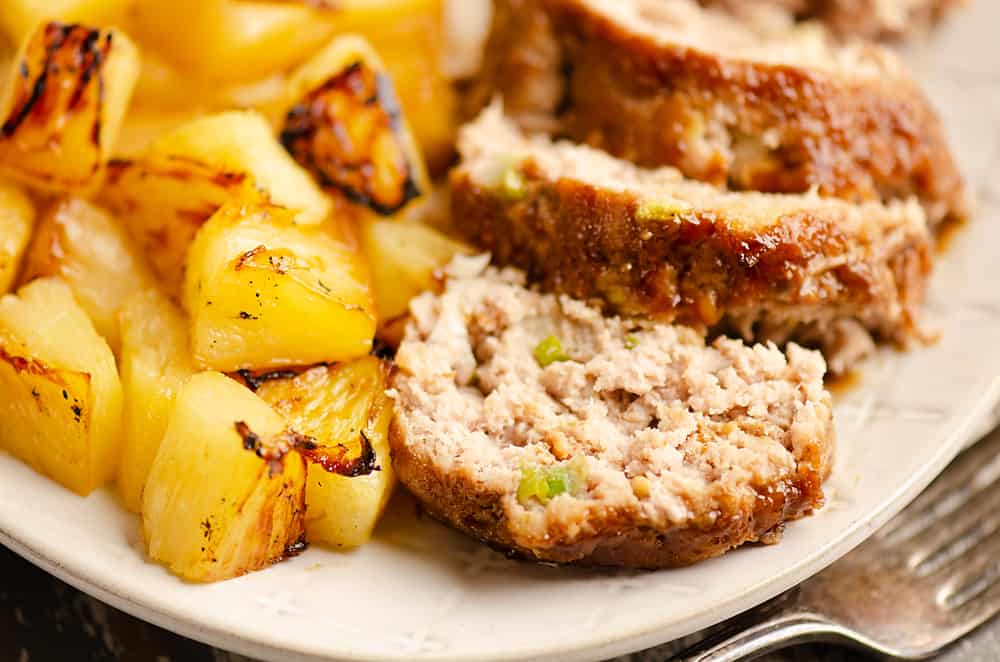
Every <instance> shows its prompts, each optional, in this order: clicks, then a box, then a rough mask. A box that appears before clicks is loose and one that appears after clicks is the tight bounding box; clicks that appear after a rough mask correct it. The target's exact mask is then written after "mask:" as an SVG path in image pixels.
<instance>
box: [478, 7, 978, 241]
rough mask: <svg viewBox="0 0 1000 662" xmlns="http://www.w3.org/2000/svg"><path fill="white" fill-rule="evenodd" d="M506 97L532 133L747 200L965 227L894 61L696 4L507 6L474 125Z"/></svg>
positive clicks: (936, 129)
mask: <svg viewBox="0 0 1000 662" xmlns="http://www.w3.org/2000/svg"><path fill="white" fill-rule="evenodd" d="M497 94H500V95H502V96H503V98H504V104H505V106H506V108H507V111H508V113H510V114H511V115H513V116H514V117H515V118H516V119H517V120H518V122H519V123H520V124H521V125H522V127H524V128H526V129H530V130H545V131H549V132H552V133H555V134H558V135H562V136H566V137H569V138H571V139H573V140H575V141H577V142H585V143H589V144H590V145H592V146H595V147H599V148H601V149H604V150H606V151H608V152H610V153H612V154H614V155H616V156H619V157H621V158H624V159H626V160H629V161H632V162H634V163H637V164H639V165H642V166H648V167H655V166H662V165H670V166H674V167H677V168H679V169H680V170H681V171H682V172H683V173H684V174H685V175H687V176H688V177H691V178H694V179H698V180H702V181H706V182H709V183H712V184H716V185H723V184H726V185H728V186H729V187H730V188H732V189H737V190H756V191H766V192H781V193H802V192H806V191H809V190H813V189H816V190H818V191H819V193H820V194H821V195H824V196H833V197H841V198H845V199H847V200H850V201H855V202H857V201H866V200H882V201H888V200H892V199H897V198H908V197H910V196H916V197H917V198H918V199H919V200H920V202H921V203H922V204H923V206H924V207H925V209H926V210H927V216H928V220H929V222H930V224H931V225H932V226H934V225H935V224H937V223H938V222H939V221H941V220H944V219H948V218H963V217H965V215H966V212H967V209H966V200H965V194H964V190H963V185H962V179H961V176H960V174H959V171H958V169H957V167H956V165H955V162H954V161H953V159H952V155H951V153H950V151H949V148H948V144H947V141H946V139H945V135H944V130H943V128H942V126H941V122H940V119H939V118H938V116H937V114H936V113H935V111H934V110H933V108H932V107H931V105H930V102H929V101H928V100H927V98H926V97H925V96H924V95H923V93H922V92H921V91H920V89H919V88H918V87H917V85H916V84H915V83H914V82H913V80H912V79H911V78H910V76H909V75H908V73H907V72H906V70H905V68H904V66H903V64H902V63H901V62H900V61H899V60H898V58H897V57H896V56H895V55H894V54H893V53H891V52H890V51H888V50H886V49H884V48H882V47H879V46H876V45H873V44H870V43H864V42H861V41H852V42H850V43H847V44H840V43H834V42H833V41H832V40H831V39H830V38H829V36H828V34H827V32H826V31H824V30H823V29H822V28H821V26H819V25H817V24H800V25H796V26H785V27H784V28H783V29H780V30H776V29H774V27H773V26H771V25H770V22H768V21H761V22H755V21H744V20H739V19H737V18H734V17H733V16H732V15H730V14H728V13H726V12H724V11H722V10H718V9H704V8H701V7H700V6H699V5H698V4H697V3H695V2H694V1H693V0H498V2H497V4H496V11H495V13H494V21H493V25H492V29H491V34H490V37H489V39H488V43H487V46H486V53H485V58H484V64H483V68H482V71H481V73H480V75H479V77H478V79H477V81H476V82H475V84H474V85H473V86H472V88H471V90H470V93H469V95H468V96H467V98H466V102H467V110H468V111H469V113H470V114H469V117H472V116H473V115H474V114H475V112H478V110H479V109H481V108H482V107H484V106H485V105H487V104H488V103H489V101H490V100H491V99H492V98H493V97H494V96H495V95H497Z"/></svg>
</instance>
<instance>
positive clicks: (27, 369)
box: [0, 278, 122, 495]
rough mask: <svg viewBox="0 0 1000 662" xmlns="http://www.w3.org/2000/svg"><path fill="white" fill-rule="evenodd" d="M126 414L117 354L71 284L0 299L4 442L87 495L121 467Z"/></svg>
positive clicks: (50, 283) (38, 284) (48, 284)
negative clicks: (77, 300)
mask: <svg viewBox="0 0 1000 662" xmlns="http://www.w3.org/2000/svg"><path fill="white" fill-rule="evenodd" d="M121 414H122V390H121V383H120V382H119V381H118V371H117V369H116V368H115V359H114V356H113V355H112V354H111V350H110V349H109V348H108V344H107V343H106V342H105V341H104V339H103V338H101V337H100V336H99V335H98V334H97V331H95V330H94V326H93V324H92V323H91V321H90V319H89V318H88V317H87V314H86V313H85V312H84V311H83V309H82V308H81V307H80V305H79V304H78V303H77V302H76V300H75V299H74V298H73V292H72V291H71V290H70V289H69V286H67V285H66V284H65V283H62V282H60V281H59V280H57V279H54V278H44V279H41V280H36V281H34V282H32V283H31V284H29V285H26V286H24V287H22V288H21V289H20V290H19V291H18V293H17V296H15V295H13V294H8V295H6V296H4V297H0V421H2V424H0V448H5V449H6V450H8V451H9V452H10V453H12V454H13V455H15V456H17V457H19V458H21V459H22V460H23V461H24V462H26V463H27V464H29V465H31V466H32V467H34V468H35V469H36V470H37V471H39V472H41V473H43V474H45V475H46V476H49V477H50V478H52V479H53V480H55V481H56V482H58V483H60V484H61V485H63V486H64V487H66V488H68V489H70V490H73V491H74V492H76V493H78V494H81V495H85V494H88V493H89V492H91V491H92V490H93V489H94V488H96V487H99V486H100V485H102V484H104V483H105V482H107V481H108V480H109V479H111V477H112V476H113V475H114V473H115V468H116V466H117V461H118V455H119V449H120V447H121Z"/></svg>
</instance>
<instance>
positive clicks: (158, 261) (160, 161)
mask: <svg viewBox="0 0 1000 662" xmlns="http://www.w3.org/2000/svg"><path fill="white" fill-rule="evenodd" d="M237 199H242V200H259V199H261V194H260V193H259V192H258V191H257V189H256V188H254V186H253V183H252V181H251V180H250V178H249V177H248V176H247V174H246V173H244V172H232V171H228V170H225V169H223V168H221V167H219V166H213V165H208V164H205V163H201V162H199V161H194V160H189V159H186V158H184V157H183V156H180V155H178V156H171V155H169V154H168V155H160V154H155V153H153V152H152V151H150V152H147V153H146V154H145V155H144V156H143V157H140V158H139V159H137V160H135V161H114V162H112V163H111V167H110V169H109V173H108V182H107V186H105V188H104V190H103V191H102V193H101V197H100V201H101V203H102V204H104V205H106V206H107V207H108V208H109V209H111V210H112V211H114V212H115V214H116V215H117V216H118V218H120V219H121V221H122V222H123V223H124V224H125V227H126V228H127V230H128V232H129V234H130V235H131V236H132V238H133V239H134V240H135V242H136V244H137V245H138V246H139V247H140V248H141V249H142V252H143V253H144V254H145V255H146V258H147V259H148V260H149V264H150V265H151V266H152V268H153V270H154V271H155V272H156V274H157V276H159V278H160V282H161V285H162V287H163V288H164V290H165V291H166V292H167V293H168V294H170V295H171V296H174V297H177V298H180V291H181V283H182V281H183V279H184V261H185V259H186V258H187V252H188V247H189V246H190V245H191V242H192V241H193V240H194V235H195V233H196V232H198V228H200V227H201V226H202V224H203V223H204V222H205V221H207V220H208V219H209V217H211V216H212V214H214V213H215V212H216V211H217V210H218V209H219V207H221V206H222V205H223V204H224V203H225V202H227V201H229V200H237Z"/></svg>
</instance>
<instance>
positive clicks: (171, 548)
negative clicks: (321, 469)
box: [142, 372, 306, 582]
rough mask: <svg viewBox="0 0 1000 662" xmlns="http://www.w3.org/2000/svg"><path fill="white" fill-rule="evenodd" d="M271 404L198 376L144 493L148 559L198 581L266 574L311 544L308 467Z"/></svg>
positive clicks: (183, 397)
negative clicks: (306, 520)
mask: <svg viewBox="0 0 1000 662" xmlns="http://www.w3.org/2000/svg"><path fill="white" fill-rule="evenodd" d="M294 441H295V440H294V436H292V435H289V434H287V433H286V430H285V422H284V421H283V420H282V418H281V416H279V415H278V414H277V413H275V412H274V410H272V409H271V408H270V407H269V406H268V405H267V403H265V402H263V401H262V400H261V399H260V398H258V397H257V396H255V395H254V394H253V393H251V392H250V391H248V390H247V389H245V388H243V387H242V386H240V385H239V384H237V383H236V382H235V381H233V380H231V379H229V378H228V377H226V376H224V375H220V374H218V373H211V372H209V373H199V374H197V375H195V376H193V377H191V378H190V379H189V380H188V381H187V382H186V383H185V384H184V386H183V387H182V388H181V390H180V393H178V394H177V399H176V401H175V403H174V408H173V413H172V414H171V416H170V422H169V423H168V424H167V430H166V433H165V434H164V436H163V440H162V442H161V444H160V448H159V450H158V451H157V453H156V458H155V459H154V460H153V464H152V467H151V468H150V470H149V476H148V478H147V480H146V486H145V489H144V490H143V494H142V531H143V537H144V538H145V540H146V544H147V547H148V550H149V556H150V557H151V558H152V559H153V560H155V561H158V562H160V563H163V564H164V565H166V566H167V567H168V568H169V569H170V571H171V572H173V573H175V574H177V575H179V576H181V577H183V578H184V579H187V580H189V581H196V582H209V581H217V580H221V579H228V578H230V577H236V576H238V575H242V574H245V573H247V572H251V571H253V570H257V569H259V568H263V567H264V566H266V565H269V564H271V563H274V562H275V561H279V560H281V559H282V558H284V557H285V556H286V555H288V554H289V553H294V552H295V551H297V550H298V549H300V548H301V546H302V545H303V543H304V539H303V515H304V513H305V476H306V472H305V465H304V461H303V459H302V457H301V456H300V455H298V454H297V453H295V452H294V450H293V446H294Z"/></svg>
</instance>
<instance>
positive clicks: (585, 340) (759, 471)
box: [390, 258, 833, 568]
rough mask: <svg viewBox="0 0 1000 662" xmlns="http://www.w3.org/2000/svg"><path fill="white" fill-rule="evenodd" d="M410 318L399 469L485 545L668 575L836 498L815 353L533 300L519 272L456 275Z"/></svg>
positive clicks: (828, 422)
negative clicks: (711, 337)
mask: <svg viewBox="0 0 1000 662" xmlns="http://www.w3.org/2000/svg"><path fill="white" fill-rule="evenodd" d="M465 259H466V260H467V259H468V258H465ZM472 273H473V274H474V273H475V272H474V271H473V272H472ZM412 314H413V319H412V321H411V323H410V325H409V327H408V328H407V331H406V336H405V339H404V340H403V343H402V345H401V346H400V348H399V352H398V354H397V355H396V365H397V372H396V374H395V376H394V377H393V381H392V386H393V390H392V391H390V394H391V395H392V396H393V397H394V398H395V403H396V404H395V412H396V414H395V419H394V421H393V424H392V427H391V431H390V443H391V447H392V461H393V467H394V468H395V470H396V472H397V474H398V475H399V478H400V480H401V481H402V482H403V483H404V484H405V485H406V486H407V487H408V488H409V489H410V491H411V492H413V493H414V494H415V495H416V496H417V498H418V499H419V500H420V501H421V502H422V503H423V505H424V506H425V507H426V509H427V510H428V511H429V512H430V513H431V514H433V515H434V516H436V517H438V518H440V519H442V520H444V521H445V522H447V523H449V524H451V525H452V526H454V527H456V528H458V529H461V530H463V531H465V532H467V533H469V534H471V535H473V536H476V537H478V538H481V539H482V540H485V541H487V542H489V543H492V544H494V545H496V546H499V547H502V548H506V549H509V550H512V551H513V552H514V553H516V554H519V555H522V556H524V557H527V558H531V559H538V560H542V561H553V562H583V563H588V564H601V565H619V566H632V567H641V568H659V567H667V566H677V565H684V564H688V563H693V562H695V561H698V560H700V559H705V558H709V557H712V556H717V555H719V554H722V553H723V552H725V551H727V550H729V549H732V548H734V547H737V546H739V545H741V544H743V543H745V542H751V541H762V542H775V541H777V540H778V538H779V537H780V533H781V530H782V525H783V524H784V523H785V522H786V521H788V520H791V519H794V518H797V517H801V516H803V515H806V514H808V513H810V512H811V511H812V510H813V509H815V508H816V507H818V506H819V505H820V504H821V503H822V501H823V491H822V482H823V480H824V479H825V478H826V476H827V474H828V473H829V470H830V465H831V457H832V453H833V430H832V418H831V402H830V395H829V394H828V393H827V392H826V391H825V390H824V387H823V372H824V365H823V359H822V358H821V356H820V355H819V354H818V353H816V352H812V351H808V350H804V349H801V348H800V347H798V346H796V345H790V346H789V348H788V353H787V355H785V354H782V352H781V351H779V350H778V349H777V348H776V347H774V346H773V345H756V346H753V347H748V346H746V345H744V344H743V343H742V342H740V341H737V340H730V339H723V338H720V339H718V340H716V341H715V342H714V343H712V344H711V345H709V346H706V345H705V342H704V340H703V339H702V337H701V336H700V335H698V334H697V333H695V332H693V331H692V330H690V329H688V328H685V327H680V326H669V325H653V324H651V323H650V322H643V321H630V320H627V319H621V318H617V317H614V318H604V317H602V316H601V314H600V313H599V311H598V310H596V309H595V308H592V307H588V306H587V305H585V304H583V303H581V302H579V301H575V300H572V299H569V298H567V297H557V296H555V295H544V294H539V293H537V292H535V291H532V290H529V289H526V288H525V287H524V286H523V276H522V275H520V274H518V273H517V272H515V271H513V270H507V271H503V272H496V271H494V270H490V271H487V272H486V273H485V274H484V275H472V274H468V275H466V276H463V277H459V278H454V277H453V278H450V279H449V280H448V281H447V284H446V286H445V289H444V291H443V293H442V294H440V295H433V294H429V293H428V294H424V295H421V296H420V297H419V298H417V299H416V300H415V301H414V302H413V304H412Z"/></svg>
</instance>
